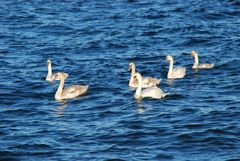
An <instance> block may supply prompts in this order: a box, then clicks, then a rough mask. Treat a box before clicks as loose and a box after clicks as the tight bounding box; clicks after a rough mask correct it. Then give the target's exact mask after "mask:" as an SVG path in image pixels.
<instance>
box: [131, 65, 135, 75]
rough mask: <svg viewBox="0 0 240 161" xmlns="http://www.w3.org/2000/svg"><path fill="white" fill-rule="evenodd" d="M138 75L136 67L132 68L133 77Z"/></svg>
mask: <svg viewBox="0 0 240 161" xmlns="http://www.w3.org/2000/svg"><path fill="white" fill-rule="evenodd" d="M135 73H136V67H135V65H133V66H132V77H133V76H134V75H135Z"/></svg>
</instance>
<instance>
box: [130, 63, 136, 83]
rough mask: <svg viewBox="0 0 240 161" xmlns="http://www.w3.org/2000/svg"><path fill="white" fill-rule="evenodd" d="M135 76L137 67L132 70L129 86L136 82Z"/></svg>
mask: <svg viewBox="0 0 240 161" xmlns="http://www.w3.org/2000/svg"><path fill="white" fill-rule="evenodd" d="M134 75H135V66H134V65H133V66H132V69H131V78H130V81H129V84H131V83H132V82H134Z"/></svg>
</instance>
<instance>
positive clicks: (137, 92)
mask: <svg viewBox="0 0 240 161" xmlns="http://www.w3.org/2000/svg"><path fill="white" fill-rule="evenodd" d="M141 91H142V77H141V76H140V77H139V78H138V87H137V90H136V92H135V95H136V96H141Z"/></svg>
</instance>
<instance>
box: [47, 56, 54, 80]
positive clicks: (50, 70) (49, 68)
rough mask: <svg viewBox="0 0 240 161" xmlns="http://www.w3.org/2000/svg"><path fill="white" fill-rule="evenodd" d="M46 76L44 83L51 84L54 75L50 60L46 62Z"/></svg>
mask: <svg viewBox="0 0 240 161" xmlns="http://www.w3.org/2000/svg"><path fill="white" fill-rule="evenodd" d="M47 67H48V74H47V77H46V81H49V82H53V81H54V78H55V74H52V62H51V60H50V59H48V60H47Z"/></svg>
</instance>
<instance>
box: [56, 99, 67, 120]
mask: <svg viewBox="0 0 240 161" xmlns="http://www.w3.org/2000/svg"><path fill="white" fill-rule="evenodd" d="M67 106H68V102H67V101H62V102H61V105H60V106H58V107H57V108H56V115H57V116H58V117H63V116H64V109H65V108H66V107H67Z"/></svg>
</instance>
